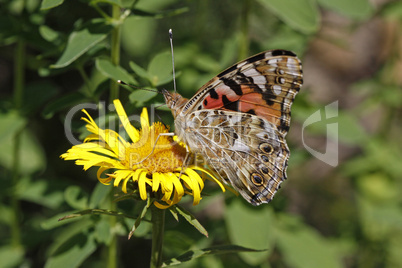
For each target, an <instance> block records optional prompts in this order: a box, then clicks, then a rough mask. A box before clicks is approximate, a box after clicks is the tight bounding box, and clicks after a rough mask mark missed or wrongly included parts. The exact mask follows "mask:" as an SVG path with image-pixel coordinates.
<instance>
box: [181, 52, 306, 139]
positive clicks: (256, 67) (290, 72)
mask: <svg viewBox="0 0 402 268" xmlns="http://www.w3.org/2000/svg"><path fill="white" fill-rule="evenodd" d="M302 83H303V78H302V67H301V62H300V60H299V59H298V58H297V57H296V55H295V54H294V53H293V52H290V51H286V50H270V51H266V52H262V53H259V54H257V55H255V56H252V57H250V58H248V59H246V60H244V61H241V62H239V63H237V64H235V65H233V66H232V67H230V68H228V69H226V70H225V71H223V72H222V73H220V74H219V75H217V76H216V77H215V78H213V79H211V80H210V81H209V82H208V83H206V84H205V85H204V86H203V87H202V88H201V89H200V90H199V91H198V92H197V93H196V94H195V95H194V96H193V97H192V98H191V99H190V100H189V101H188V102H187V103H186V105H185V106H184V107H183V109H182V110H181V112H182V113H183V114H187V113H191V112H192V111H195V110H204V109H218V110H228V111H236V112H242V113H248V114H253V115H257V116H259V117H261V118H265V119H266V120H267V121H269V122H271V123H273V124H274V125H275V126H276V127H277V129H278V131H279V132H280V133H282V134H283V135H286V134H287V132H288V130H289V126H290V108H291V105H292V103H293V100H294V98H295V96H296V94H297V92H298V91H299V90H300V87H301V85H302Z"/></svg>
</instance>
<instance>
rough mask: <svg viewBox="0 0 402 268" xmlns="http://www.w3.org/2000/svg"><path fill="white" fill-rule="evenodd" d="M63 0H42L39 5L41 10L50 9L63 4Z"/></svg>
mask: <svg viewBox="0 0 402 268" xmlns="http://www.w3.org/2000/svg"><path fill="white" fill-rule="evenodd" d="M63 2H64V0H43V1H42V4H41V6H40V9H41V10H45V9H51V8H54V7H57V6H60V5H61V4H63Z"/></svg>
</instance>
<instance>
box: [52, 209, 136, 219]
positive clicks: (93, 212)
mask: <svg viewBox="0 0 402 268" xmlns="http://www.w3.org/2000/svg"><path fill="white" fill-rule="evenodd" d="M85 215H108V216H116V217H125V218H130V219H134V217H132V216H129V215H126V214H124V213H122V212H119V211H113V210H107V209H100V208H94V209H85V210H81V211H78V212H74V213H72V214H69V215H67V216H64V217H61V218H60V219H59V221H63V220H69V219H73V218H77V217H81V216H85Z"/></svg>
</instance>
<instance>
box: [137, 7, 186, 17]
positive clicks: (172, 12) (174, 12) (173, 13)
mask: <svg viewBox="0 0 402 268" xmlns="http://www.w3.org/2000/svg"><path fill="white" fill-rule="evenodd" d="M188 10H189V8H188V7H180V8H177V9H174V10H168V11H164V12H149V11H145V10H141V9H135V8H134V9H131V11H132V14H134V15H135V16H139V17H153V18H155V19H163V18H167V17H173V16H176V15H179V14H182V13H185V12H187V11H188Z"/></svg>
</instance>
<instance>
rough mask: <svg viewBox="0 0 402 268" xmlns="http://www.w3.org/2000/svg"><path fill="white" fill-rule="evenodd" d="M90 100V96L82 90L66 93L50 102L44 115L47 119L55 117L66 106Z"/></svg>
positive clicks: (44, 110) (69, 106)
mask: <svg viewBox="0 0 402 268" xmlns="http://www.w3.org/2000/svg"><path fill="white" fill-rule="evenodd" d="M85 101H88V98H87V97H86V96H85V95H83V94H82V93H80V92H73V93H71V94H67V95H64V96H63V97H61V98H58V99H56V100H55V101H53V102H51V103H49V104H48V105H46V106H45V108H44V109H43V111H42V116H43V117H44V118H46V119H49V118H51V117H53V115H54V114H55V113H56V112H58V111H61V110H63V109H65V108H71V107H73V106H74V105H76V104H79V103H83V102H85Z"/></svg>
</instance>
